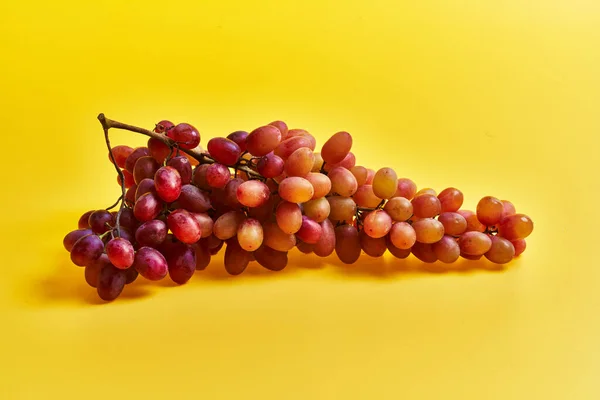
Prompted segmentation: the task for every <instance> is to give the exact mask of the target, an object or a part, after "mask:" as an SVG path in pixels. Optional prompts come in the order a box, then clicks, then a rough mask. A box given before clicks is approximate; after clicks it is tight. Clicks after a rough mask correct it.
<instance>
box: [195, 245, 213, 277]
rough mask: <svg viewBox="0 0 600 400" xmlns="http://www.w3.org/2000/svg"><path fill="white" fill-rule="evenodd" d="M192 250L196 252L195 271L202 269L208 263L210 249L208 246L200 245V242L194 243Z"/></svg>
mask: <svg viewBox="0 0 600 400" xmlns="http://www.w3.org/2000/svg"><path fill="white" fill-rule="evenodd" d="M194 251H195V253H196V271H202V270H204V269H206V267H208V265H209V264H210V259H211V255H210V250H209V249H208V247H205V246H202V245H201V244H196V245H194Z"/></svg>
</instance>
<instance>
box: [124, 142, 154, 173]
mask: <svg viewBox="0 0 600 400" xmlns="http://www.w3.org/2000/svg"><path fill="white" fill-rule="evenodd" d="M149 155H150V150H148V148H147V147H138V148H136V149H134V150H133V152H132V153H131V154H130V155H129V156H128V157H127V159H126V160H125V170H126V171H127V172H129V173H132V174H133V169H134V167H135V163H136V162H137V160H138V159H139V158H140V157H145V156H149Z"/></svg>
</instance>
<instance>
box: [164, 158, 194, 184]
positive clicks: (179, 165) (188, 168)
mask: <svg viewBox="0 0 600 400" xmlns="http://www.w3.org/2000/svg"><path fill="white" fill-rule="evenodd" d="M167 165H168V166H169V167H173V168H175V169H176V170H177V172H179V176H180V177H181V184H182V185H187V184H188V183H190V182H192V164H190V160H188V159H187V157H184V156H177V157H173V158H171V159H170V160H169V161H168V162H167Z"/></svg>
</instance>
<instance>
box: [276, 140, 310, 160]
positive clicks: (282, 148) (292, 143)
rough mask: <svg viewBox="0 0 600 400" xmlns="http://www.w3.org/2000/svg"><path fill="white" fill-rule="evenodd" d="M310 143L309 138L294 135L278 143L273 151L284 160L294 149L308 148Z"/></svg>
mask: <svg viewBox="0 0 600 400" xmlns="http://www.w3.org/2000/svg"><path fill="white" fill-rule="evenodd" d="M310 145H311V141H310V139H308V138H306V137H304V136H295V137H290V138H288V139H286V140H284V141H282V142H281V143H279V145H278V146H277V147H276V148H275V150H274V152H275V155H276V156H279V157H281V158H283V159H284V160H286V159H287V158H288V157H289V156H290V155H291V154H292V153H293V152H294V151H296V150H298V149H299V148H301V147H308V148H310ZM313 150H314V149H313Z"/></svg>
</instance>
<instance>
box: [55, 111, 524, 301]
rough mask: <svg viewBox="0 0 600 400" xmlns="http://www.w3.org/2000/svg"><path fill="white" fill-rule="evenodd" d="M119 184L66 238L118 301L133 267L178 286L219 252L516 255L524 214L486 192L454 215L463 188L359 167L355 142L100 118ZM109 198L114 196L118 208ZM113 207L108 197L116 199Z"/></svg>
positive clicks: (265, 262)
mask: <svg viewBox="0 0 600 400" xmlns="http://www.w3.org/2000/svg"><path fill="white" fill-rule="evenodd" d="M99 119H100V121H101V122H102V124H103V126H104V132H105V137H106V142H107V146H108V148H109V159H110V160H111V162H112V163H113V164H114V165H115V168H116V169H117V172H118V180H117V181H118V183H119V185H120V186H121V189H122V196H121V198H120V199H119V200H120V208H119V211H113V212H111V211H109V209H108V210H107V209H102V210H94V211H88V212H86V213H85V214H83V215H82V217H81V218H80V220H79V224H78V227H79V229H77V230H74V231H72V232H70V233H68V234H67V235H66V236H65V238H64V242H63V243H64V246H65V248H66V249H67V251H69V252H70V253H71V260H72V261H73V263H74V264H75V265H78V266H81V267H85V279H86V281H87V283H88V284H89V285H90V286H92V287H94V288H96V289H97V292H98V295H99V296H100V298H102V299H104V300H107V301H110V300H113V299H115V298H117V297H118V296H119V295H120V293H121V292H122V290H123V288H124V286H125V285H126V284H128V283H131V282H133V281H134V280H135V279H136V278H137V277H138V274H139V275H142V276H143V277H144V278H146V279H149V280H160V279H163V278H165V277H166V276H167V275H169V277H170V279H172V280H173V281H174V282H175V283H177V284H184V283H185V282H187V281H188V280H189V279H190V278H191V277H192V276H193V275H194V272H195V271H196V270H203V269H205V268H206V267H207V266H208V265H209V263H210V261H211V257H212V256H214V255H215V254H217V253H218V252H219V251H220V250H221V249H222V248H223V247H225V255H224V265H225V269H226V270H227V272H228V273H229V274H231V275H238V274H241V273H242V272H243V271H244V270H245V269H246V267H247V266H248V264H249V263H250V262H252V261H256V262H258V263H259V264H260V265H261V266H263V267H264V268H267V269H269V270H272V271H280V270H282V269H284V268H285V267H286V265H287V262H288V252H289V251H291V250H292V249H293V248H294V247H297V248H298V249H299V250H300V251H301V252H303V253H307V254H308V253H314V254H316V255H317V256H319V257H327V256H329V255H331V254H332V253H334V252H335V253H336V255H337V256H338V257H339V259H340V260H341V261H342V262H344V263H346V264H352V263H355V262H356V261H357V260H358V259H359V257H360V255H361V252H362V251H364V252H365V253H366V254H367V255H369V256H371V257H381V256H383V254H384V253H385V252H386V251H389V252H390V253H391V254H392V255H394V256H395V257H397V258H406V257H408V256H409V255H410V254H411V253H412V254H413V255H414V256H415V257H417V258H418V259H419V260H421V261H423V262H426V263H433V262H436V261H438V260H439V261H441V262H443V263H453V262H455V261H457V260H458V259H459V257H463V258H466V259H469V260H477V259H480V258H481V257H486V258H487V259H488V260H490V261H491V262H494V263H498V264H504V263H507V262H509V261H510V260H512V259H513V258H514V257H516V256H518V255H520V254H521V253H522V252H523V251H524V250H525V246H526V242H525V238H526V237H527V236H528V235H529V234H530V233H531V232H532V230H533V222H532V221H531V219H530V218H529V217H528V216H526V215H524V214H517V213H516V209H515V206H514V205H513V204H512V203H511V202H510V201H507V200H500V199H498V198H495V197H491V196H486V197H484V198H482V199H481V200H480V201H479V203H478V205H477V208H476V210H475V211H470V210H463V209H461V206H462V204H463V193H462V192H461V191H460V190H458V189H456V188H452V187H450V188H447V189H444V190H442V191H441V192H440V193H437V192H436V191H435V190H433V189H430V188H425V189H421V190H418V191H417V186H416V184H415V183H414V182H413V181H412V180H410V179H408V178H398V176H397V174H396V172H395V171H394V170H393V169H391V168H381V169H379V170H378V171H375V170H373V169H369V168H366V167H363V166H360V165H356V158H355V156H354V154H353V153H352V152H351V148H352V136H351V135H350V134H349V133H347V132H338V133H336V134H334V135H333V136H332V137H331V138H330V139H329V140H327V142H325V144H324V145H323V146H322V147H321V149H320V150H321V151H320V152H315V149H316V141H315V138H314V137H313V136H312V135H311V134H310V133H309V132H307V131H306V130H303V129H288V127H287V125H286V124H285V123H284V122H282V121H274V122H271V123H270V124H268V125H265V126H261V127H259V128H257V129H255V130H253V131H252V132H250V133H248V132H245V131H237V132H233V133H231V134H229V135H228V136H227V137H217V138H213V139H211V140H210V141H209V142H208V143H207V146H206V151H204V150H203V149H202V147H200V146H199V145H200V134H199V132H198V130H196V128H194V127H193V126H192V125H189V124H186V123H180V124H177V125H175V124H173V123H171V122H170V121H160V122H159V123H158V124H157V125H156V127H155V128H154V130H153V131H149V130H145V129H142V128H137V127H132V126H130V125H125V124H122V123H119V122H116V121H112V120H108V119H106V118H105V117H104V115H102V114H101V115H100V116H99ZM110 128H117V129H128V130H131V131H134V132H138V133H142V134H146V135H148V136H150V139H149V140H148V145H147V147H138V148H136V149H132V148H131V147H129V146H123V145H120V146H115V147H111V146H110V142H109V140H108V130H109V129H110ZM117 204H119V202H117ZM115 206H116V204H115Z"/></svg>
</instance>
